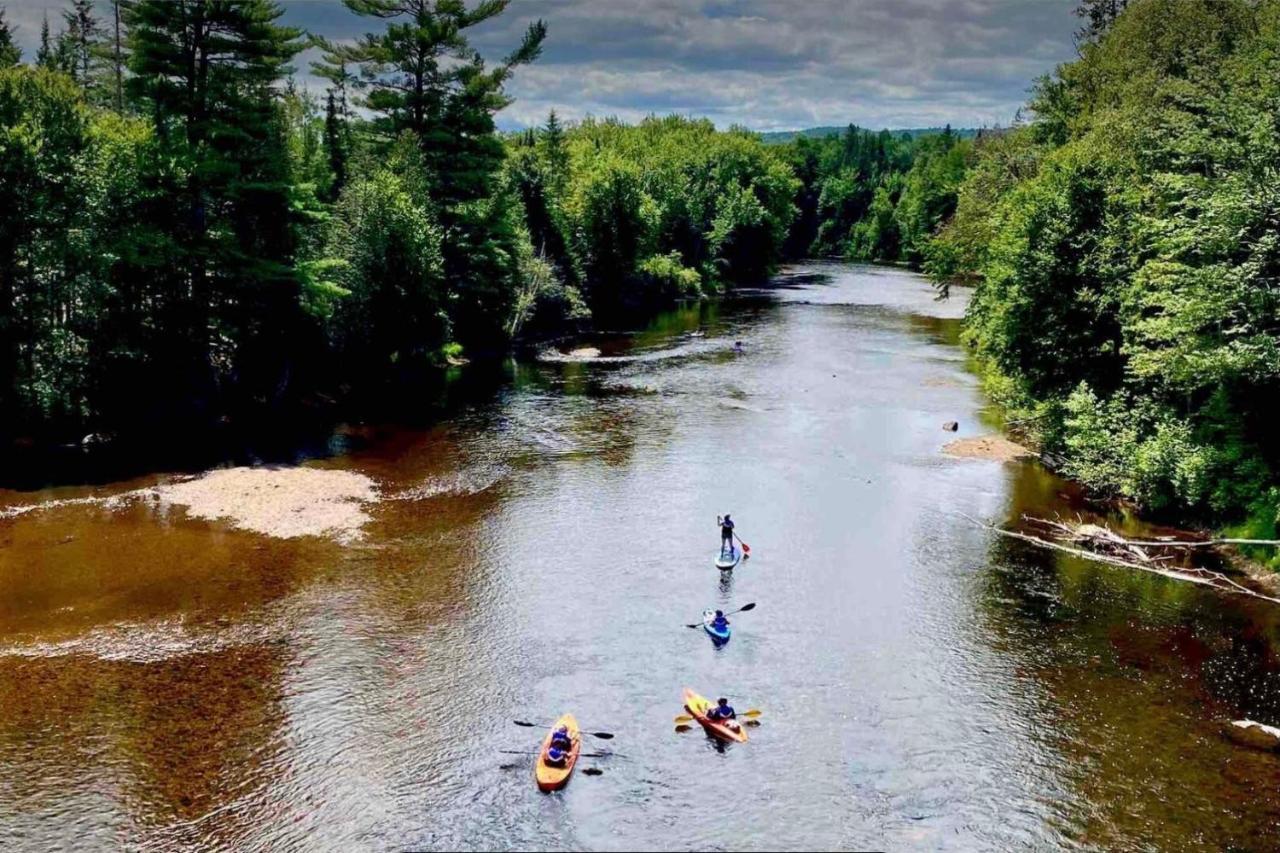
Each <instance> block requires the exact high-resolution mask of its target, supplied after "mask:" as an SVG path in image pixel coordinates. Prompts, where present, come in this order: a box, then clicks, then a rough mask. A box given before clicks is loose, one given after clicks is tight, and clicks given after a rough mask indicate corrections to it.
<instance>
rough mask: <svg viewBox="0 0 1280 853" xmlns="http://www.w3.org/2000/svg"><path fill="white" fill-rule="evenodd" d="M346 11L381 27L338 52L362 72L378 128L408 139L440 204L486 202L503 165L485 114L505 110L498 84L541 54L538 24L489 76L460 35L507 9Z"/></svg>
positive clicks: (457, 4)
mask: <svg viewBox="0 0 1280 853" xmlns="http://www.w3.org/2000/svg"><path fill="white" fill-rule="evenodd" d="M344 2H345V3H346V5H347V7H348V8H350V9H351V10H352V11H353V12H355V13H356V14H358V15H364V16H367V17H375V18H381V19H384V20H387V21H389V23H388V25H387V27H386V29H385V30H383V31H382V32H380V33H369V34H367V35H365V36H363V37H362V38H361V39H360V41H359V42H358V43H357V44H355V45H353V46H345V47H343V48H342V49H341V55H342V56H343V57H345V58H346V60H347V61H349V62H352V63H354V64H358V65H359V66H360V68H361V71H362V74H361V77H360V78H359V81H358V85H359V86H360V88H361V89H364V90H365V91H366V92H367V94H366V96H365V98H364V104H365V106H366V107H368V108H369V109H370V110H372V111H373V112H374V113H375V114H376V115H377V119H375V125H376V127H377V128H378V129H379V130H380V131H382V133H383V134H384V135H385V137H386V138H388V139H392V138H394V137H395V136H397V135H399V134H400V133H401V132H402V131H406V130H407V131H410V132H411V133H413V135H414V137H415V138H416V139H417V140H418V141H419V144H420V145H421V146H422V150H423V154H424V156H425V157H426V166H427V169H428V173H429V179H430V180H431V182H432V187H431V188H432V194H433V196H434V198H435V199H436V200H437V201H438V202H442V203H445V204H452V203H454V202H461V201H472V200H475V199H479V198H483V197H485V196H487V195H488V194H489V191H490V190H491V179H492V176H493V174H494V172H495V171H496V170H497V168H498V166H499V165H500V163H501V161H502V145H501V142H500V141H499V140H498V139H497V137H496V135H495V134H494V132H493V131H494V126H493V114H494V113H496V112H497V111H498V110H500V109H502V108H503V107H505V106H506V105H507V104H508V103H509V100H508V98H507V97H506V96H505V95H504V94H503V92H502V87H503V84H504V83H506V81H507V80H508V79H509V78H510V76H511V73H512V71H513V70H514V69H515V67H516V66H518V65H522V64H524V63H527V62H531V61H533V60H534V59H536V58H537V57H538V54H539V53H541V51H542V41H543V39H544V38H545V37H546V25H545V24H543V23H542V22H541V21H538V22H536V23H534V24H532V25H531V26H530V27H529V29H528V32H526V33H525V36H524V39H523V41H522V42H521V43H520V45H519V46H518V47H517V48H516V49H515V50H514V51H512V53H511V54H509V55H508V56H507V57H506V58H505V59H504V60H503V61H502V62H501V63H500V64H499V65H497V66H496V67H495V68H492V69H489V68H487V66H486V64H485V61H484V59H482V58H481V57H480V55H479V53H478V52H477V51H476V50H475V49H474V48H472V47H471V45H470V44H469V42H468V40H467V34H466V31H467V30H468V29H470V28H472V27H474V26H476V25H478V24H482V23H484V22H485V21H488V20H490V19H492V18H493V17H495V16H496V15H499V14H501V13H502V11H503V10H505V9H506V7H507V5H508V2H509V0H483V2H481V3H479V4H478V5H476V6H475V7H474V8H471V9H469V8H467V6H466V5H465V4H464V3H463V2H461V0H448V2H436V0H344Z"/></svg>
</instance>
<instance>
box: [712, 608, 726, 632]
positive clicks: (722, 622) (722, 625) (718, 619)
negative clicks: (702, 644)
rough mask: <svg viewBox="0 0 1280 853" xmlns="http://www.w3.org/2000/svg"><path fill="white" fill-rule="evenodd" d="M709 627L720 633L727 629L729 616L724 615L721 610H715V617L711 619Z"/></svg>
mask: <svg viewBox="0 0 1280 853" xmlns="http://www.w3.org/2000/svg"><path fill="white" fill-rule="evenodd" d="M711 627H712V628H713V629H715V630H716V631H717V632H719V633H721V634H723V633H724V632H725V631H727V630H729V618H728V617H727V616H725V615H724V611H723V610H717V611H716V616H715V618H714V619H712V620H711Z"/></svg>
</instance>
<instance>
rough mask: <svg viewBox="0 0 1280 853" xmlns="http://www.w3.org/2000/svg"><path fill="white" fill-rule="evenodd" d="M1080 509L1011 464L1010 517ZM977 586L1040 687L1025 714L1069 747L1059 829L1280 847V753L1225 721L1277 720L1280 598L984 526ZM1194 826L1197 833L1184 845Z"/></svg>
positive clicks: (1101, 839) (1130, 522)
mask: <svg viewBox="0 0 1280 853" xmlns="http://www.w3.org/2000/svg"><path fill="white" fill-rule="evenodd" d="M1054 513H1061V514H1063V515H1073V514H1077V513H1079V514H1081V515H1082V517H1084V518H1085V519H1086V520H1098V521H1107V522H1108V523H1110V524H1112V526H1113V527H1120V528H1125V529H1128V530H1129V531H1130V532H1132V533H1137V534H1140V535H1141V534H1144V533H1150V528H1144V526H1143V525H1142V524H1141V523H1140V522H1138V521H1136V520H1135V519H1132V518H1124V517H1121V516H1119V515H1118V514H1112V515H1111V516H1110V517H1109V518H1101V517H1098V516H1096V515H1095V514H1093V513H1092V512H1091V508H1090V507H1089V506H1088V504H1087V503H1085V502H1084V501H1083V499H1082V497H1081V496H1080V494H1079V492H1078V490H1077V489H1075V488H1074V487H1072V486H1070V485H1069V484H1067V483H1064V482H1063V481H1061V480H1059V479H1058V478H1056V477H1054V476H1053V475H1051V474H1049V473H1048V472H1046V471H1044V470H1043V469H1041V468H1039V467H1038V466H1034V465H1021V466H1018V471H1017V473H1016V474H1015V476H1014V478H1013V488H1012V490H1011V492H1010V502H1009V506H1008V511H1007V517H1006V525H1007V526H1016V525H1017V524H1018V523H1019V522H1020V519H1021V517H1022V516H1023V514H1030V515H1036V516H1041V517H1046V516H1051V515H1052V514H1054ZM988 564H989V568H988V569H987V571H986V572H985V574H984V576H983V584H982V587H983V588H982V593H981V596H980V598H979V602H980V609H981V612H982V614H983V621H984V622H985V625H986V630H985V634H986V636H988V637H989V638H990V642H991V643H992V645H993V647H994V648H996V649H998V650H999V652H1000V653H1001V654H1002V655H1006V656H1008V657H1010V658H1011V659H1013V660H1014V661H1016V663H1017V667H1018V672H1019V674H1020V677H1021V678H1023V679H1027V680H1028V681H1030V682H1032V683H1034V684H1035V685H1037V686H1038V688H1040V689H1042V690H1043V691H1044V696H1045V701H1044V703H1043V704H1042V705H1040V706H1039V714H1040V716H1039V718H1038V719H1033V720H1028V721H1027V722H1026V725H1028V726H1030V727H1032V730H1033V731H1035V732H1036V737H1037V738H1038V739H1042V740H1043V741H1044V743H1045V746H1046V747H1047V748H1049V749H1052V750H1053V751H1055V752H1058V753H1060V754H1062V755H1063V756H1064V760H1062V761H1061V763H1060V769H1061V770H1062V771H1063V772H1064V775H1065V778H1066V779H1067V780H1068V782H1069V784H1070V786H1071V787H1072V789H1073V790H1074V795H1073V796H1071V797H1066V798H1064V799H1063V800H1061V801H1059V802H1057V803H1055V811H1056V812H1057V813H1058V821H1059V822H1060V828H1061V830H1062V831H1063V832H1064V833H1065V834H1066V835H1067V836H1068V837H1071V838H1075V839H1077V840H1079V841H1083V842H1085V843H1087V844H1089V845H1091V846H1092V845H1096V846H1100V847H1103V848H1116V847H1125V846H1128V845H1129V844H1130V843H1131V841H1132V840H1133V839H1135V838H1141V839H1143V840H1144V841H1145V842H1146V843H1147V844H1150V845H1152V846H1153V847H1154V848H1156V849H1192V848H1200V847H1203V848H1205V849H1221V848H1224V847H1225V848H1231V849H1240V850H1251V849H1276V848H1277V847H1280V827H1278V826H1277V823H1276V821H1275V816H1276V815H1277V814H1280V789H1278V787H1277V784H1276V783H1277V782H1280V762H1278V761H1277V760H1276V758H1275V756H1272V755H1269V754H1265V753H1259V752H1254V751H1250V750H1247V749H1243V748H1241V747H1239V746H1237V745H1234V744H1232V743H1230V742H1229V741H1227V740H1226V739H1225V738H1224V737H1222V735H1221V725H1222V723H1223V722H1224V721H1227V720H1231V719H1239V718H1242V717H1247V718H1252V719H1258V720H1262V721H1265V722H1269V723H1272V724H1275V723H1277V722H1280V660H1278V657H1277V650H1278V646H1277V640H1278V639H1280V612H1277V609H1276V608H1275V607H1274V606H1272V605H1269V604H1266V603H1260V602H1253V601H1249V600H1240V599H1225V600H1224V597H1223V596H1222V594H1221V593H1218V592H1214V591H1206V590H1204V589H1202V588H1200V587H1197V586H1194V585H1192V584H1187V583H1180V582H1177V581H1173V580H1169V579H1166V578H1161V577H1158V576H1154V575H1150V574H1146V573H1142V572H1135V571H1132V570H1128V569H1123V568H1116V567H1111V566H1107V565H1104V564H1100V563H1095V562H1092V561H1087V560H1081V559H1078V558H1075V557H1072V556H1070V555H1062V554H1057V553H1054V552H1052V551H1047V550H1044V549H1040V548H1036V547H1034V546H1032V545H1030V544H1028V543H1024V542H1019V541H1016V540H1009V539H1005V538H1002V537H993V538H992V540H991V543H990V547H989V556H988ZM1191 839H1199V840H1200V841H1199V842H1196V843H1192V842H1191Z"/></svg>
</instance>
